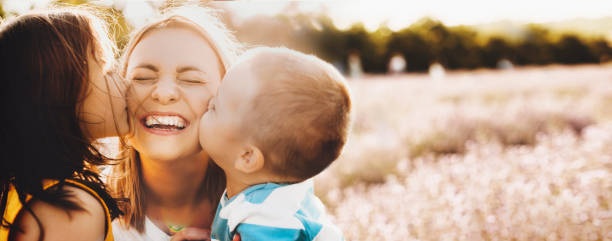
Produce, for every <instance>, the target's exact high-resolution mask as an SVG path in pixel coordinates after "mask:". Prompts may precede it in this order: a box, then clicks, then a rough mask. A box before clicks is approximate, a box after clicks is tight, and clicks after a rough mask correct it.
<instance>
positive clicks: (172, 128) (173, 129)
mask: <svg viewBox="0 0 612 241" xmlns="http://www.w3.org/2000/svg"><path fill="white" fill-rule="evenodd" d="M140 124H142V126H144V129H145V130H146V131H148V132H151V133H153V134H156V135H176V134H179V133H181V131H183V130H184V129H185V128H187V127H188V126H189V121H187V120H185V118H183V117H182V116H180V115H178V114H160V113H151V114H147V115H145V116H143V117H142V118H140Z"/></svg>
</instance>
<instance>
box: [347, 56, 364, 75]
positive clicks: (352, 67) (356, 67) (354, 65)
mask: <svg viewBox="0 0 612 241" xmlns="http://www.w3.org/2000/svg"><path fill="white" fill-rule="evenodd" d="M348 67H349V76H350V77H351V78H359V77H361V76H363V69H362V68H361V59H360V58H359V52H356V51H355V52H352V53H350V54H349V56H348Z"/></svg>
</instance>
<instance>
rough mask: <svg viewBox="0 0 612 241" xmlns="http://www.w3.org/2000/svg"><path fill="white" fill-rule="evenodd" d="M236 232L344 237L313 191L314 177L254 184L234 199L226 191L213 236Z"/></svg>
mask: <svg viewBox="0 0 612 241" xmlns="http://www.w3.org/2000/svg"><path fill="white" fill-rule="evenodd" d="M236 233H239V234H240V237H241V240H242V241H252V240H273V241H274V240H300V241H302V240H306V241H310V240H316V241H320V240H325V241H340V240H344V238H343V237H342V233H341V232H340V230H339V229H338V228H337V227H336V226H334V225H333V224H332V223H331V222H329V220H328V219H327V217H326V215H325V207H324V206H323V203H321V201H320V200H319V198H317V197H316V196H315V195H314V193H313V182H312V180H306V181H304V182H301V183H296V184H277V183H265V184H258V185H253V186H251V187H249V188H247V189H245V190H244V191H242V192H240V193H239V194H238V195H236V196H234V197H232V198H231V199H228V198H227V193H223V196H222V197H221V202H219V207H218V208H217V213H216V214H215V220H214V222H213V227H212V233H211V239H212V240H219V241H232V239H233V237H234V235H235V234H236Z"/></svg>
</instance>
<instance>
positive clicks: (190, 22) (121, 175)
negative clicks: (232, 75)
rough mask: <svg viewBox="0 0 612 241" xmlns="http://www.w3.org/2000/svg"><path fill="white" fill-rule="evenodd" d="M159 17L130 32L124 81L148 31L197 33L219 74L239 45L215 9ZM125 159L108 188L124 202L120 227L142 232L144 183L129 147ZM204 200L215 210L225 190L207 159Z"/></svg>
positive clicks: (173, 10)
mask: <svg viewBox="0 0 612 241" xmlns="http://www.w3.org/2000/svg"><path fill="white" fill-rule="evenodd" d="M162 11H163V12H162V15H161V17H160V18H158V19H155V20H153V21H152V22H151V23H149V24H147V25H145V26H144V27H142V28H140V29H138V30H137V31H135V32H134V34H133V35H132V37H131V38H130V39H131V40H130V41H129V42H128V44H127V45H126V48H125V49H124V51H123V57H122V60H121V64H122V68H121V75H122V76H123V77H124V78H125V75H126V71H127V63H128V61H129V58H130V55H131V53H132V51H133V50H134V48H135V47H136V45H138V43H139V42H140V41H141V40H142V39H143V38H144V37H145V36H146V35H147V34H148V33H150V32H152V31H155V30H159V29H164V28H168V27H175V26H179V27H187V28H191V29H193V30H195V31H197V32H199V33H200V34H201V35H202V37H203V38H204V39H205V40H207V41H208V43H209V44H210V45H211V47H212V48H213V50H215V53H216V54H217V57H218V59H219V62H220V63H221V64H222V67H223V71H222V75H225V73H226V72H227V70H228V69H229V67H230V66H231V65H232V63H233V62H234V61H235V60H236V58H237V56H238V54H239V52H240V51H241V45H240V44H239V43H238V42H237V41H236V39H235V38H234V36H233V34H232V33H231V32H230V31H229V30H228V29H227V28H226V27H225V25H224V24H223V23H222V22H221V21H220V20H219V18H218V16H217V15H216V13H215V10H213V9H210V8H207V7H204V6H200V5H196V6H193V5H189V6H186V5H183V6H179V7H170V8H166V9H164V10H162ZM129 151H130V152H131V154H130V155H129V156H130V157H129V160H126V161H124V162H122V163H120V164H119V165H116V166H113V168H112V170H111V175H110V176H109V186H110V187H111V189H112V190H113V191H114V195H115V197H117V198H122V199H124V200H125V201H126V202H124V203H123V205H121V208H122V211H123V212H124V216H122V217H121V218H120V220H121V223H122V224H123V225H124V226H131V227H134V228H135V229H136V230H137V231H138V232H143V231H144V220H145V213H146V209H145V208H146V204H145V201H144V192H143V190H144V183H143V180H142V166H141V163H140V155H139V153H138V151H136V150H134V149H133V148H130V150H129ZM203 187H204V190H202V191H205V192H206V193H205V196H206V198H207V199H208V200H209V201H211V203H212V204H213V205H212V206H213V207H216V204H217V202H218V201H219V198H220V197H221V194H222V192H223V189H224V188H225V176H224V174H223V171H222V170H221V169H220V168H219V167H218V166H217V165H215V164H214V162H212V160H209V164H208V168H207V170H206V177H205V180H204V182H203Z"/></svg>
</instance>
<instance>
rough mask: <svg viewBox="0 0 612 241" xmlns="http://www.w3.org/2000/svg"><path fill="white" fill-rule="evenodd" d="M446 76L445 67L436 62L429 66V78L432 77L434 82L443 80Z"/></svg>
mask: <svg viewBox="0 0 612 241" xmlns="http://www.w3.org/2000/svg"><path fill="white" fill-rule="evenodd" d="M445 74H446V70H444V67H443V66H442V65H441V64H440V63H438V62H436V63H433V64H431V65H430V66H429V77H431V79H432V80H442V79H444V75H445Z"/></svg>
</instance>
